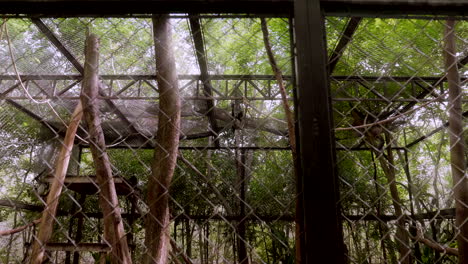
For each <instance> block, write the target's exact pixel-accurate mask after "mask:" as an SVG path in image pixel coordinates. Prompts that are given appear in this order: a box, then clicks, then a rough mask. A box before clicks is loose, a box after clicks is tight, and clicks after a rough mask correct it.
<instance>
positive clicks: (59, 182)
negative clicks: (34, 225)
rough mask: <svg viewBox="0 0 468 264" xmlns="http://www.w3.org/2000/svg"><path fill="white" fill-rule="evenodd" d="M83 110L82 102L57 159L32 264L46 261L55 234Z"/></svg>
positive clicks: (72, 118) (74, 115)
mask: <svg viewBox="0 0 468 264" xmlns="http://www.w3.org/2000/svg"><path fill="white" fill-rule="evenodd" d="M82 110H83V109H82V105H81V103H80V102H78V105H77V106H76V108H75V111H74V112H73V115H72V117H71V121H70V124H69V125H68V129H67V132H66V134H65V138H64V140H63V145H62V149H61V151H60V155H59V157H58V159H57V165H56V169H55V173H54V182H53V183H52V186H51V188H50V191H49V194H48V195H47V204H46V208H45V209H44V212H43V213H42V218H41V224H40V226H39V232H38V234H37V237H36V239H35V240H34V244H33V250H32V253H31V262H30V263H32V264H40V263H42V262H43V261H44V257H45V245H46V244H47V242H48V241H49V239H50V237H51V235H52V233H53V227H54V221H55V216H56V214H57V207H58V203H59V198H60V194H61V193H62V187H63V182H64V181H65V176H66V174H67V169H68V164H69V162H70V156H71V151H72V148H73V142H74V140H75V135H76V130H77V129H78V125H79V123H80V121H81V117H82V116H83V111H82Z"/></svg>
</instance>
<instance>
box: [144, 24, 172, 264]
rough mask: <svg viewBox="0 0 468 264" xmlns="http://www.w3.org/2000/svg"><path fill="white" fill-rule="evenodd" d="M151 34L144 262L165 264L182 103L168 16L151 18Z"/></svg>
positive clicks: (147, 263)
mask: <svg viewBox="0 0 468 264" xmlns="http://www.w3.org/2000/svg"><path fill="white" fill-rule="evenodd" d="M153 31H154V42H155V51H156V71H157V74H156V76H157V82H158V88H159V106H160V111H159V114H158V130H157V135H156V144H155V145H156V148H155V151H154V160H153V164H152V167H151V169H152V175H151V176H150V177H149V179H148V196H147V204H148V206H149V209H150V211H149V213H148V215H147V218H146V219H145V220H146V222H145V228H146V236H145V245H146V250H147V253H146V256H145V259H144V263H146V264H150V263H155V264H156V263H157V264H166V263H167V260H168V253H169V252H168V250H169V246H170V245H169V227H170V222H169V186H170V184H171V181H172V176H173V174H174V169H175V166H176V163H177V150H178V147H179V131H180V109H181V103H180V98H179V86H178V80H177V71H176V65H175V58H174V52H173V46H172V43H171V42H172V40H171V38H172V36H171V34H172V32H171V24H170V21H169V16H168V15H159V16H154V17H153Z"/></svg>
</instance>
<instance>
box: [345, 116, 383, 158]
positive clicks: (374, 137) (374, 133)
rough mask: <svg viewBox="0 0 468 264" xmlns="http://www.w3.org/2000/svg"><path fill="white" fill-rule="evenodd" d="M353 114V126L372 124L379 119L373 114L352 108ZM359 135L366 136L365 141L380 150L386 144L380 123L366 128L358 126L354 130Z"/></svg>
mask: <svg viewBox="0 0 468 264" xmlns="http://www.w3.org/2000/svg"><path fill="white" fill-rule="evenodd" d="M351 116H352V117H353V123H352V126H362V125H366V124H371V123H374V122H376V121H378V120H377V119H376V118H375V117H373V116H372V115H364V114H363V113H361V112H360V111H358V110H356V109H353V110H351ZM354 132H355V134H356V136H357V137H362V136H364V141H365V142H368V143H370V144H371V145H372V146H374V147H376V148H377V149H379V150H382V149H383V147H384V144H385V140H384V138H383V136H382V133H383V129H382V126H380V125H373V126H369V127H364V128H358V129H357V130H355V131H354Z"/></svg>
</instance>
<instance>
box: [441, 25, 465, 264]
mask: <svg viewBox="0 0 468 264" xmlns="http://www.w3.org/2000/svg"><path fill="white" fill-rule="evenodd" d="M444 44H445V45H444V57H445V68H446V71H447V81H448V89H449V104H448V108H449V127H448V132H449V138H450V163H451V167H452V179H453V192H454V198H455V211H456V215H455V221H456V226H457V229H458V230H457V232H456V233H457V243H458V252H459V256H458V263H459V264H467V263H468V222H467V219H468V181H467V176H466V174H465V172H466V163H465V153H464V152H465V150H464V149H465V138H464V136H463V115H462V95H463V93H462V89H461V84H460V76H459V74H458V69H457V59H456V56H455V55H456V54H457V48H456V43H455V21H454V20H448V21H447V23H446V25H445V32H444Z"/></svg>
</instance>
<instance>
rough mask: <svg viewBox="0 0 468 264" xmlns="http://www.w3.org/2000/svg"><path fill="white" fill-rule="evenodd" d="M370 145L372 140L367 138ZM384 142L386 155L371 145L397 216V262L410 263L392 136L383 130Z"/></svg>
mask: <svg viewBox="0 0 468 264" xmlns="http://www.w3.org/2000/svg"><path fill="white" fill-rule="evenodd" d="M368 140H369V142H370V143H371V144H372V145H375V144H373V143H374V142H371V141H372V140H370V139H368ZM385 141H386V142H385V143H386V148H387V156H385V155H384V153H383V151H378V150H377V149H376V148H375V147H372V149H373V151H374V152H375V154H376V156H377V159H378V160H379V162H380V166H381V168H382V170H383V171H384V174H385V176H386V177H387V182H388V185H389V188H390V196H391V198H392V204H393V208H394V210H395V215H396V216H397V217H398V220H397V223H396V225H397V231H396V235H395V237H396V243H397V247H398V251H399V253H400V258H399V260H398V261H399V263H402V264H410V263H411V261H412V260H411V248H410V240H409V235H408V232H407V230H406V228H405V219H404V216H403V209H402V207H401V205H402V202H401V199H400V194H399V193H398V188H397V182H396V171H395V166H396V165H395V160H394V157H393V151H392V141H393V140H392V138H391V134H390V132H388V131H385Z"/></svg>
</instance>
